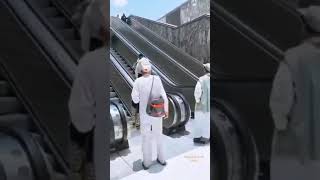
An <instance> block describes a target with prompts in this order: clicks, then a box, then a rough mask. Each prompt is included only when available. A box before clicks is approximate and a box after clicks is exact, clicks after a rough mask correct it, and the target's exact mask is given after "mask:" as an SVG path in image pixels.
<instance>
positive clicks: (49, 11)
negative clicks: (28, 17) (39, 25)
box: [43, 7, 60, 17]
mask: <svg viewBox="0 0 320 180" xmlns="http://www.w3.org/2000/svg"><path fill="white" fill-rule="evenodd" d="M43 12H44V13H45V15H46V16H47V17H56V16H58V15H59V14H60V13H59V11H58V10H57V9H56V8H54V7H47V8H43Z"/></svg>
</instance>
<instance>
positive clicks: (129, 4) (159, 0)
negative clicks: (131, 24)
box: [110, 0, 187, 20]
mask: <svg viewBox="0 0 320 180" xmlns="http://www.w3.org/2000/svg"><path fill="white" fill-rule="evenodd" d="M186 1H187V0H110V15H111V16H116V15H117V14H120V16H121V15H122V13H125V14H126V16H129V15H136V16H140V17H144V18H147V19H151V20H158V19H159V18H161V17H162V16H164V15H165V14H167V13H168V12H170V11H171V10H173V9H175V8H176V7H178V6H179V5H181V4H182V3H184V2H186Z"/></svg>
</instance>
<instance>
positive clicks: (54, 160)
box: [0, 0, 128, 180]
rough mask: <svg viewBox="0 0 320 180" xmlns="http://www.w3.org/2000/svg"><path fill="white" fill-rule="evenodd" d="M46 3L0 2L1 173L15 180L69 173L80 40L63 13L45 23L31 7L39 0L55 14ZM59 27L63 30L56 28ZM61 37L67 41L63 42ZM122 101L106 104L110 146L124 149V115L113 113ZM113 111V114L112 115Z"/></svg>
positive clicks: (61, 176) (63, 176)
mask: <svg viewBox="0 0 320 180" xmlns="http://www.w3.org/2000/svg"><path fill="white" fill-rule="evenodd" d="M47 2H48V1H28V2H27V1H20V0H18V1H16V0H10V1H1V3H0V18H1V21H2V22H3V26H2V27H1V30H2V32H5V33H1V34H0V39H1V40H2V41H3V42H7V43H3V44H2V45H1V46H0V63H1V70H3V72H4V73H1V83H0V84H1V87H0V89H1V90H0V92H1V95H2V96H1V98H0V103H1V106H0V107H1V108H0V116H1V117H0V126H1V135H0V144H1V147H5V148H1V160H3V159H5V161H1V162H0V177H6V178H9V179H11V178H14V179H17V178H20V177H21V176H22V175H23V176H24V177H25V178H24V179H27V178H28V179H30V180H43V179H57V180H64V179H67V176H69V175H70V174H71V173H70V167H69V166H68V154H69V153H70V152H69V149H68V145H69V144H70V143H69V137H70V136H69V128H68V127H69V126H68V124H69V112H68V100H69V93H70V88H71V82H72V80H73V76H74V73H75V67H76V66H75V65H76V64H75V63H76V62H77V61H78V59H79V57H80V56H81V52H80V50H79V49H80V48H77V47H80V43H79V42H80V41H78V39H77V34H76V33H73V32H74V31H73V30H72V32H70V28H73V26H72V25H70V24H68V21H64V20H61V18H62V16H61V17H59V18H52V19H51V21H50V23H49V21H45V18H46V16H45V15H44V14H40V12H39V11H37V9H36V8H33V6H31V5H32V4H31V3H38V5H41V6H43V7H44V9H46V10H44V11H43V12H46V13H47V15H48V16H51V15H55V14H57V12H56V11H55V10H57V9H54V8H53V7H54V6H52V5H54V4H53V3H51V1H50V3H49V4H48V3H47ZM52 2H54V1H52ZM47 5H49V7H46V6H47ZM59 12H60V11H59ZM58 15H59V14H58ZM35 27H37V28H35ZM59 28H61V30H63V31H58V30H59ZM48 30H49V31H48ZM72 37H73V38H72ZM65 39H70V41H68V43H64V40H65ZM13 42H14V43H16V42H18V43H17V44H14V43H13ZM4 75H5V76H6V78H5V79H3V78H2V77H3V76H4ZM8 77H9V78H8ZM8 84H9V85H8ZM110 90H111V89H110ZM13 92H14V93H13ZM110 93H112V91H111V92H110ZM120 103H121V102H117V103H115V104H114V105H111V106H110V107H111V108H113V107H116V109H115V108H113V109H110V116H111V117H115V119H112V122H113V124H114V128H113V129H115V131H114V132H115V133H114V136H113V137H114V139H111V142H113V144H114V147H111V150H112V149H116V150H117V148H120V149H121V148H122V149H123V148H128V144H125V143H126V142H127V141H126V133H125V132H124V130H125V129H126V128H125V127H126V123H124V122H125V121H123V117H124V116H121V119H119V118H118V115H117V114H116V113H118V112H120V113H119V114H123V113H122V112H121V111H123V107H122V106H120V105H119V104H120ZM114 109H115V110H116V111H115V112H116V113H113V115H111V110H114ZM113 112H114V111H113ZM114 114H115V115H114ZM126 118H127V116H126ZM11 127H12V128H13V129H12V130H11ZM119 127H120V128H121V129H117V128H119ZM15 128H19V129H15ZM118 145H119V146H120V147H119V146H118ZM73 153H76V152H73ZM10 155H11V156H10ZM7 157H10V158H11V159H12V161H10V158H9V159H7ZM17 157H19V158H17ZM13 159H15V160H13ZM16 162H17V163H16ZM14 169H17V170H18V171H17V172H14V171H12V170H14Z"/></svg>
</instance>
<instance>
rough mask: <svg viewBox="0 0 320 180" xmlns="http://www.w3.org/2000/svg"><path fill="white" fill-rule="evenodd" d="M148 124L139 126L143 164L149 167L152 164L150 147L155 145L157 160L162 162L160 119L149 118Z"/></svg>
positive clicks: (162, 149)
mask: <svg viewBox="0 0 320 180" xmlns="http://www.w3.org/2000/svg"><path fill="white" fill-rule="evenodd" d="M149 122H150V123H149ZM149 122H148V123H143V124H141V127H140V128H141V134H142V154H143V164H144V165H145V166H147V167H149V166H150V165H151V164H152V146H153V143H152V142H155V143H156V146H157V158H158V159H159V161H161V162H164V161H165V157H164V148H163V139H162V138H163V134H162V118H153V117H150V121H149Z"/></svg>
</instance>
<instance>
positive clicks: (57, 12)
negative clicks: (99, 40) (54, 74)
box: [11, 0, 130, 150]
mask: <svg viewBox="0 0 320 180" xmlns="http://www.w3.org/2000/svg"><path fill="white" fill-rule="evenodd" d="M24 2H25V3H24V6H26V7H28V8H30V10H29V9H28V10H29V11H31V12H32V13H33V14H34V16H35V17H37V18H38V19H39V21H40V22H41V23H42V24H43V25H44V26H45V28H47V29H48V30H49V32H50V33H51V36H53V37H54V40H55V41H57V46H60V47H59V48H62V51H64V52H65V53H66V54H67V55H65V56H64V57H63V56H62V55H61V53H59V54H57V55H56V56H60V57H58V58H56V60H55V61H56V62H55V63H56V65H57V66H58V68H60V69H62V72H63V73H64V74H66V77H67V79H68V81H69V83H70V84H71V82H72V80H73V78H74V74H75V69H76V68H75V67H76V65H77V64H78V61H79V59H80V57H81V56H82V55H83V51H82V50H81V42H80V37H79V35H78V34H79V33H78V27H77V26H75V25H74V24H73V23H72V22H71V21H70V20H69V19H68V16H67V15H66V12H65V11H63V9H62V8H58V7H59V6H58V2H57V1H54V0H46V1H43V0H25V1H24ZM22 3H23V2H20V4H22ZM16 4H17V3H16V2H11V5H12V6H14V5H16ZM22 6H23V5H20V6H19V7H21V8H20V9H22ZM26 7H25V8H26ZM26 9H27V8H26ZM20 11H22V10H20ZM31 28H32V25H31ZM35 33H36V32H35ZM41 38H42V37H41ZM46 38H48V37H46ZM42 43H43V44H45V43H48V41H43V42H42ZM48 46H49V49H50V48H51V49H53V48H54V50H52V53H53V54H56V53H55V49H56V48H57V47H53V48H52V46H53V45H51V44H49V45H48ZM66 56H67V58H66ZM110 93H112V92H110ZM119 103H120V104H121V101H119V102H118V103H117V104H119ZM122 107H123V106H119V108H120V109H119V112H118V113H116V114H121V113H122V111H124V113H125V114H129V113H128V111H127V109H121V108H122ZM113 110H115V109H114V107H113V105H112V107H111V110H110V112H111V111H113ZM110 117H112V118H115V119H112V124H114V125H116V124H119V123H120V124H121V127H123V129H119V128H117V127H114V134H119V136H120V137H121V140H119V139H118V140H115V139H110V142H112V143H111V144H110V147H111V149H112V150H119V148H120V149H121V148H126V147H127V146H128V142H127V137H126V134H127V132H126V131H127V124H126V123H125V122H126V121H127V120H126V119H121V118H123V117H122V116H121V118H120V119H119V118H117V117H115V116H114V113H113V115H111V116H110ZM125 118H130V116H125ZM116 129H117V130H116ZM122 133H123V134H122ZM114 134H113V135H114ZM121 134H122V135H124V136H122V135H121ZM113 137H115V136H112V137H111V138H113ZM120 137H118V138H120ZM114 143H115V144H114ZM121 143H123V144H121Z"/></svg>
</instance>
